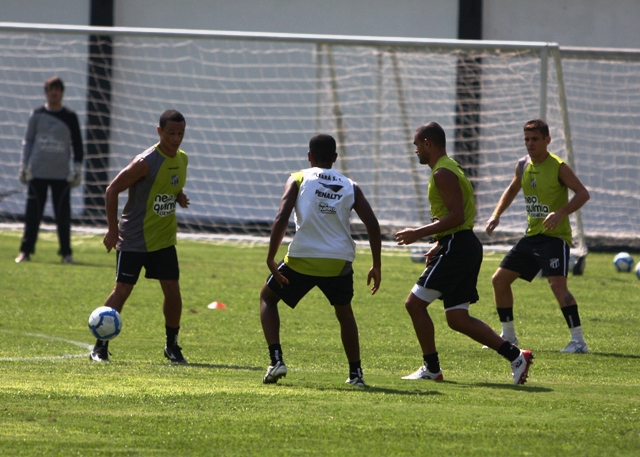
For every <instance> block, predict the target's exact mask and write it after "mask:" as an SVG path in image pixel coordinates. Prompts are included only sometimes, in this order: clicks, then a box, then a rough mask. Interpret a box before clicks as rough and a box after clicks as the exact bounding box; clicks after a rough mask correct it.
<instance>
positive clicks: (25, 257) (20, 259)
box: [16, 252, 31, 263]
mask: <svg viewBox="0 0 640 457" xmlns="http://www.w3.org/2000/svg"><path fill="white" fill-rule="evenodd" d="M29 260H31V257H29V254H27V253H26V252H21V253H20V255H19V256H18V257H16V263H21V262H28V261H29Z"/></svg>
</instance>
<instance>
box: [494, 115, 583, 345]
mask: <svg viewBox="0 0 640 457" xmlns="http://www.w3.org/2000/svg"><path fill="white" fill-rule="evenodd" d="M550 142H551V137H550V136H549V126H548V125H547V123H546V122H545V121H543V120H542V119H533V120H531V121H529V122H527V123H526V124H525V126H524V144H525V147H526V148H527V152H528V155H526V156H524V157H523V158H522V159H520V161H518V163H517V164H516V167H515V175H514V177H513V179H512V180H511V183H510V184H509V186H508V187H507V188H506V189H505V191H504V192H503V193H502V196H501V197H500V200H499V201H498V204H497V206H496V208H495V210H494V211H493V215H492V216H491V217H490V218H489V220H488V221H487V223H486V231H487V234H489V235H491V234H492V233H493V231H494V230H495V229H496V227H498V225H499V224H500V216H501V215H502V213H504V212H505V211H506V210H507V208H508V207H509V205H511V203H512V202H513V200H514V199H515V197H516V196H517V195H518V193H519V192H520V189H522V192H523V194H524V199H525V203H526V208H527V222H528V226H527V231H526V233H525V236H524V237H523V238H521V239H520V241H518V243H517V244H516V245H515V246H514V247H513V248H512V249H511V251H509V253H507V255H506V256H505V258H504V260H503V261H502V263H501V264H500V267H499V268H498V270H497V271H496V272H495V274H494V275H493V279H492V282H493V295H494V299H495V303H496V309H497V311H498V317H499V319H500V323H501V326H502V336H504V337H505V338H506V339H508V340H509V341H511V342H513V343H515V344H517V341H518V338H517V337H516V330H515V325H514V321H513V292H512V290H511V284H512V283H513V282H514V281H515V280H516V279H518V278H522V279H524V280H525V281H528V282H531V281H532V280H533V278H535V276H536V275H537V274H538V272H539V271H540V270H542V272H543V274H544V276H546V277H547V279H548V281H549V285H550V286H551V290H552V291H553V294H554V296H555V297H556V300H557V301H558V304H559V305H560V309H561V310H562V314H563V315H564V318H565V320H566V322H567V326H568V327H569V331H570V333H571V341H569V344H567V346H566V347H565V348H564V349H562V350H561V351H560V352H565V353H567V352H568V353H577V354H583V353H587V352H589V348H588V346H587V343H586V342H585V340H584V336H583V335H582V325H581V322H580V314H579V313H578V304H577V303H576V299H575V298H574V297H573V295H572V294H571V292H569V289H568V287H567V273H568V270H569V252H570V246H571V224H570V223H569V214H571V213H574V212H576V211H578V210H579V209H580V208H581V207H582V206H583V205H584V204H585V203H586V202H587V201H588V200H589V198H590V196H589V191H588V190H587V189H586V188H585V187H584V185H583V184H582V182H581V181H580V179H578V177H577V176H576V175H575V173H574V172H573V170H571V168H570V167H569V165H567V164H566V163H565V162H564V161H563V160H562V159H560V157H558V156H557V155H555V154H552V153H550V152H549V151H548V150H547V147H548V146H549V143H550ZM569 189H571V190H572V191H573V192H574V194H575V195H574V196H573V197H572V198H571V200H569Z"/></svg>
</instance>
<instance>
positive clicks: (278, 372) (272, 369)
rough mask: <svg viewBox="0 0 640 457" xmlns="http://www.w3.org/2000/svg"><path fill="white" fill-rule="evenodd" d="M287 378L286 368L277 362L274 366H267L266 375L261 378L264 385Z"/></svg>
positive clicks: (282, 363)
mask: <svg viewBox="0 0 640 457" xmlns="http://www.w3.org/2000/svg"><path fill="white" fill-rule="evenodd" d="M286 376H287V366H286V365H285V364H284V362H281V361H278V362H276V364H275V365H269V368H267V374H265V375H264V378H262V382H263V383H264V384H275V383H276V382H278V379H280V378H284V377H286Z"/></svg>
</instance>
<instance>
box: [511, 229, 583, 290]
mask: <svg viewBox="0 0 640 457" xmlns="http://www.w3.org/2000/svg"><path fill="white" fill-rule="evenodd" d="M570 251H571V248H570V246H569V244H568V243H567V242H566V241H564V240H562V239H560V238H556V237H553V236H547V235H533V236H525V237H524V238H522V239H521V240H520V241H518V242H517V243H516V245H515V246H514V247H513V248H512V249H511V250H510V251H509V252H508V253H507V255H506V256H505V258H504V259H503V260H502V262H501V263H500V267H501V268H504V269H505V270H511V271H515V272H516V273H520V277H521V278H522V279H524V280H525V281H529V282H531V281H532V280H533V278H535V277H536V275H537V274H538V272H539V271H540V270H542V273H543V274H544V275H545V276H567V272H568V269H569V253H570Z"/></svg>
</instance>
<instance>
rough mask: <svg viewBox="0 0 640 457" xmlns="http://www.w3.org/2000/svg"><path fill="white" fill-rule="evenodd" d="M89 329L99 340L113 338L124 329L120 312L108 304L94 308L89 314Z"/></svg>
mask: <svg viewBox="0 0 640 457" xmlns="http://www.w3.org/2000/svg"><path fill="white" fill-rule="evenodd" d="M89 330H91V334H92V335H93V336H95V337H96V338H97V339H99V340H103V341H107V340H112V339H114V338H115V337H116V336H118V335H119V334H120V331H121V330H122V318H121V317H120V313H119V312H118V311H116V310H115V309H113V308H109V307H108V306H101V307H99V308H96V309H94V310H93V312H92V313H91V315H90V316H89Z"/></svg>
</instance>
